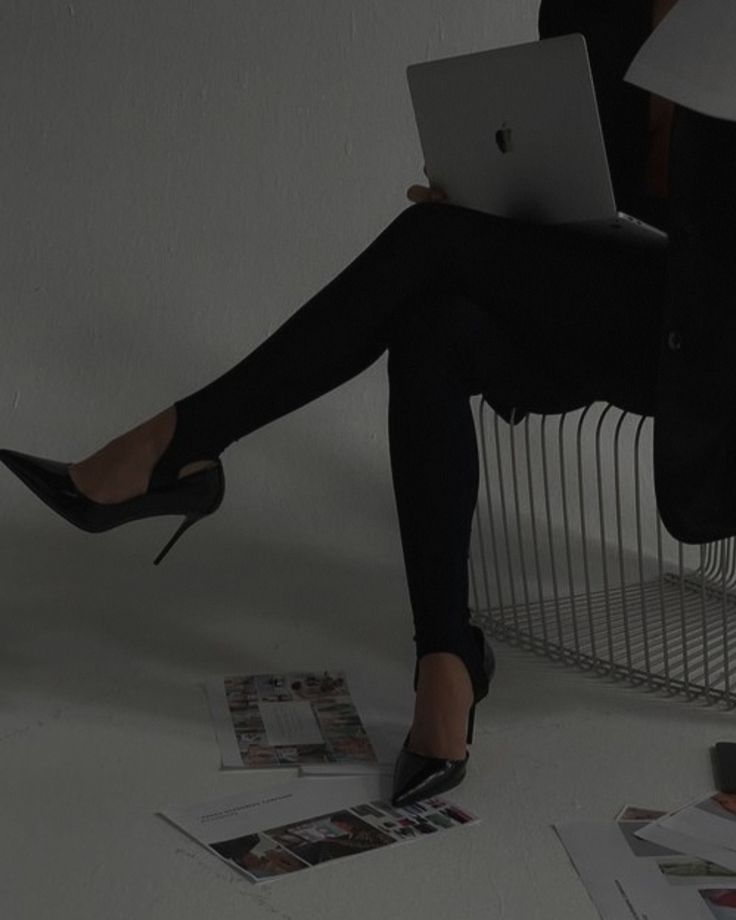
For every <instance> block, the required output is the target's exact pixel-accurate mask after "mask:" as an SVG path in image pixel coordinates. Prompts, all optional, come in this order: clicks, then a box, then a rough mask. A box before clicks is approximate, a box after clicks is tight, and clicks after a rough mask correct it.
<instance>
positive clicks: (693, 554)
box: [469, 399, 736, 709]
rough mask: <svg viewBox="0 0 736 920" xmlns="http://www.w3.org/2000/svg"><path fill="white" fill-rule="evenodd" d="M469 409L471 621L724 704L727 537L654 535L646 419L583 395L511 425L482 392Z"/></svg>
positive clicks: (571, 661) (732, 559) (541, 648)
mask: <svg viewBox="0 0 736 920" xmlns="http://www.w3.org/2000/svg"><path fill="white" fill-rule="evenodd" d="M515 413H516V410H513V413H512V416H511V419H512V422H513V421H514V418H515ZM488 416H491V417H492V419H491V421H492V424H491V425H486V420H487V417H488ZM478 417H479V426H478V427H479V429H480V437H479V447H480V451H481V463H480V473H481V482H480V488H479V494H478V503H477V506H476V510H475V521H474V527H473V535H472V540H471V548H470V556H469V567H470V586H471V594H472V598H473V601H474V604H475V607H474V608H473V607H472V606H471V614H472V615H473V619H474V621H475V622H477V623H478V625H480V626H481V627H482V628H483V629H484V630H485V632H486V633H487V634H488V635H489V636H491V637H495V638H497V639H499V640H501V641H504V642H507V643H509V644H511V645H514V646H518V647H521V648H525V649H528V650H530V651H533V652H536V653H537V654H541V655H544V656H546V657H548V658H550V659H552V660H554V661H559V662H563V663H564V664H567V665H570V666H573V667H578V668H581V669H584V670H590V671H592V672H594V673H597V674H600V675H602V676H603V675H608V676H610V677H612V678H614V679H626V680H628V681H629V682H630V683H631V684H632V685H634V686H637V687H641V688H643V689H649V690H658V691H662V692H665V693H667V694H671V695H672V694H685V696H686V697H687V698H688V699H689V700H696V699H702V700H704V701H706V702H707V703H709V704H712V703H718V704H721V705H722V706H724V707H727V708H729V709H730V708H733V706H734V705H736V675H734V673H733V670H732V668H733V665H732V662H731V661H730V658H729V646H730V636H731V633H736V616H734V613H733V612H734V605H736V595H735V594H734V591H733V588H734V586H735V585H736V552H735V548H734V539H733V538H730V539H728V540H719V541H716V542H714V543H708V544H703V545H691V544H687V545H685V544H682V543H680V542H679V541H676V540H674V539H673V538H672V537H671V536H670V535H669V533H668V532H667V531H666V529H665V528H664V526H663V524H662V522H661V518H660V516H659V513H658V512H657V509H656V501H655V497H654V485H653V479H652V470H653V464H652V433H653V419H652V418H651V417H649V416H638V415H633V414H631V413H627V412H625V411H623V410H621V409H618V408H617V407H615V406H613V405H611V404H606V403H591V404H590V405H588V406H586V407H584V408H583V409H581V410H578V411H576V412H571V413H565V414H563V415H556V416H549V415H536V414H530V415H526V416H525V417H524V419H523V420H522V421H521V422H519V424H518V425H517V426H515V425H513V424H510V425H509V424H507V423H506V422H504V421H503V420H502V419H500V417H499V416H498V414H497V413H496V412H495V411H494V410H493V409H491V408H490V407H489V406H488V404H487V403H486V402H485V399H482V400H481V402H480V404H479V409H478ZM476 430H478V429H476ZM734 657H735V658H736V656H734Z"/></svg>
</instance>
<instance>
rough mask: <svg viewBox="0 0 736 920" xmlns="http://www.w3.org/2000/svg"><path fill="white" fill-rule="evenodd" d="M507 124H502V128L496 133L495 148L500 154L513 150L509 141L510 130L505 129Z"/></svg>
mask: <svg viewBox="0 0 736 920" xmlns="http://www.w3.org/2000/svg"><path fill="white" fill-rule="evenodd" d="M507 124H508V122H505V121H504V122H503V123H502V127H501V128H499V129H498V131H496V146H497V147H498V149H499V150H500V151H501V153H508V152H509V151H510V150H513V149H514V145H513V143H512V140H511V128H507V127H506V125H507Z"/></svg>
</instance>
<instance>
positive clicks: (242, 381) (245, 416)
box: [70, 203, 507, 501]
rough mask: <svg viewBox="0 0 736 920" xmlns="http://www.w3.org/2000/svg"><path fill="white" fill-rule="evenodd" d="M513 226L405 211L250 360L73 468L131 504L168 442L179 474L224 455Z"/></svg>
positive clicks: (380, 345) (440, 210)
mask: <svg viewBox="0 0 736 920" xmlns="http://www.w3.org/2000/svg"><path fill="white" fill-rule="evenodd" d="M506 223H507V222H505V221H504V220H503V219H501V218H494V217H493V216H491V215H486V214H483V213H481V212H478V211H472V210H469V209H465V208H457V207H454V206H451V205H443V204H429V203H428V204H415V205H412V206H410V207H408V208H406V209H405V210H404V211H402V212H401V213H400V214H399V215H398V217H396V218H395V219H394V220H393V221H392V222H391V223H390V224H389V225H388V227H386V228H385V229H384V230H383V231H382V232H381V233H380V234H379V236H378V237H377V238H376V239H375V240H374V241H373V242H372V243H371V244H370V245H369V246H368V247H367V248H366V249H365V250H364V251H363V252H361V253H360V255H358V256H357V258H356V259H354V260H353V262H352V263H350V264H349V265H348V266H347V267H346V268H345V269H344V270H343V271H342V272H340V274H339V275H337V276H336V277H335V278H334V279H333V280H332V281H330V282H329V283H328V284H327V285H326V286H325V287H324V288H322V289H321V290H320V291H319V292H318V293H317V294H315V295H314V296H313V297H312V298H311V299H310V300H309V301H307V303H306V304H305V305H304V306H302V307H301V308H300V309H299V310H298V311H297V312H296V313H295V314H293V315H292V316H291V317H290V318H289V319H288V320H287V321H286V322H285V323H284V324H283V325H282V326H280V327H279V329H277V330H276V332H274V333H273V334H272V335H271V336H270V337H269V338H268V339H266V340H265V341H264V342H263V343H262V344H261V345H260V346H259V347H258V348H256V349H255V350H254V351H253V352H251V353H250V354H249V355H248V356H247V357H246V358H244V359H243V360H242V361H240V362H239V363H238V364H237V365H235V366H234V367H233V368H231V369H230V370H229V371H227V372H226V373H225V374H223V375H222V376H220V377H219V378H217V379H216V380H214V381H212V382H211V383H209V384H207V385H206V386H205V387H203V388H202V389H200V390H198V391H197V392H195V393H192V394H191V395H189V396H187V397H186V398H184V399H181V400H178V401H177V402H176V403H175V411H174V407H170V408H169V409H168V410H166V411H165V412H164V413H161V414H160V415H159V416H156V417H155V418H154V419H149V420H148V421H147V422H145V423H143V425H140V426H137V428H135V429H133V430H132V431H130V432H128V433H127V434H126V435H124V436H122V437H121V438H118V439H116V440H115V441H114V442H112V443H111V444H110V445H108V446H107V447H106V448H103V450H102V451H98V452H97V453H96V454H94V455H93V456H92V457H90V458H88V460H86V461H84V462H83V463H80V464H74V465H73V466H72V468H71V470H70V474H71V475H72V477H73V478H74V479H75V481H76V483H77V485H78V486H79V485H80V483H82V484H84V485H86V486H87V487H88V488H87V490H86V494H88V495H89V497H92V498H95V499H96V500H97V501H122V500H123V499H125V498H130V497H133V495H136V494H141V493H142V492H144V491H145V490H146V488H147V486H148V480H149V476H150V473H151V470H152V468H153V467H154V465H155V463H156V462H157V461H158V460H159V459H160V458H161V455H162V454H163V453H164V450H165V449H166V456H165V457H164V458H163V462H162V463H161V464H160V466H159V468H158V472H160V473H161V474H162V475H165V476H167V477H170V478H171V477H173V478H175V477H176V476H177V475H178V473H179V471H180V470H181V469H182V468H183V467H184V466H185V465H186V464H190V463H192V462H195V461H202V460H207V459H212V458H214V457H217V456H218V455H219V454H220V453H221V452H222V451H223V450H224V449H225V448H226V447H227V446H229V445H230V444H232V443H233V442H234V441H236V440H238V439H239V438H242V437H244V436H245V435H247V434H249V433H250V432H252V431H254V430H255V429H257V428H260V427H261V426H263V425H266V424H268V423H269V422H271V421H273V420H275V419H277V418H280V417H281V416H283V415H286V414H287V413H289V412H293V411H294V410H295V409H298V408H300V407H301V406H303V405H305V404H306V403H308V402H310V401H311V400H313V399H315V398H316V397H318V396H320V395H322V394H324V393H327V392H329V391H330V390H332V389H334V388H335V387H337V386H339V385H340V384H342V383H344V382H346V381H347V380H350V379H351V378H352V377H354V376H356V375H357V374H359V373H360V372H361V371H363V370H365V369H366V368H367V367H369V366H370V365H371V364H373V362H374V361H376V360H377V359H378V358H379V357H380V356H381V354H383V352H384V351H385V350H386V348H387V347H388V341H389V338H390V335H391V327H392V324H393V323H394V322H396V320H397V318H398V317H399V315H400V313H401V310H402V307H403V305H404V304H405V303H407V302H408V301H410V299H411V298H412V297H413V296H415V295H416V294H417V293H419V292H421V291H422V290H431V289H432V287H434V286H436V285H438V284H439V283H440V282H443V283H448V281H449V283H450V284H451V285H452V284H455V285H456V284H461V281H460V279H456V278H455V277H454V273H453V268H452V266H453V261H454V259H455V258H456V257H457V255H458V254H460V253H462V250H463V247H464V245H466V244H467V242H468V241H469V240H470V239H472V238H474V237H475V238H477V237H478V236H482V235H489V234H490V236H491V238H492V237H493V236H494V235H495V236H498V235H499V234H502V233H503V227H504V225H505V224H506ZM489 245H491V244H490V243H489ZM172 434H173V438H172ZM115 467H117V469H116V468H115ZM93 489H94V490H95V492H96V494H91V492H92V491H93ZM103 495H105V497H104V498H103V497H102V496H103Z"/></svg>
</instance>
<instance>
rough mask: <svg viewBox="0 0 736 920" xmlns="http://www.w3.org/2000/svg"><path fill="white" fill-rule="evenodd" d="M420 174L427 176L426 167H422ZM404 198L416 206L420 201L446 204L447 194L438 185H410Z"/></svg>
mask: <svg viewBox="0 0 736 920" xmlns="http://www.w3.org/2000/svg"><path fill="white" fill-rule="evenodd" d="M422 172H423V173H424V175H425V176H426V175H427V167H426V165H425V166H423V167H422ZM406 197H407V198H408V199H409V201H413V202H414V203H415V204H418V203H419V202H420V201H442V202H445V203H447V193H446V192H445V190H444V189H442V188H440V187H439V186H438V185H431V184H430V186H429V188H427V186H426V185H412V186H410V187H409V188H408V189H407V191H406Z"/></svg>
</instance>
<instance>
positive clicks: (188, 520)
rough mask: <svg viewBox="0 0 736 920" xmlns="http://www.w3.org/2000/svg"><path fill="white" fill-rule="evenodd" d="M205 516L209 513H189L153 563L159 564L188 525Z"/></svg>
mask: <svg viewBox="0 0 736 920" xmlns="http://www.w3.org/2000/svg"><path fill="white" fill-rule="evenodd" d="M203 517H207V515H206V514H199V513H196V512H195V513H194V514H189V515H187V517H186V518H185V519H184V520H183V521H182V522H181V526H180V527H179V529H178V530H177V531H176V533H175V534H174V536H173V537H172V538H171V539H170V540H169V542H168V543H167V544H166V546H164V548H163V549H162V550H161V552H160V553H159V554H158V556H156V558H155V559H154V560H153V564H154V565H158V564H159V562H161V560H162V559H163V558H164V556H165V555H166V554H167V553H168V551H169V550H170V549H171V547H172V546H173V545H174V543H176V541H177V540H178V539H179V537H180V536H181V535H182V534H183V533H184V531H185V530H186V529H187V528H188V527H191V526H192V524H196V523H197V521H201V520H202V518H203Z"/></svg>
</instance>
